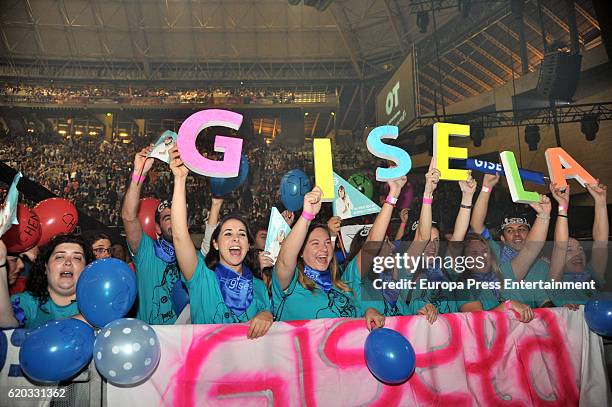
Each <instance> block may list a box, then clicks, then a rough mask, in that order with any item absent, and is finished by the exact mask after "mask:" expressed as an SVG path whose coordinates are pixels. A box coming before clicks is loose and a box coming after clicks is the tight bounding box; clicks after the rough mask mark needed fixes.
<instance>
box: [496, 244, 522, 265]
mask: <svg viewBox="0 0 612 407" xmlns="http://www.w3.org/2000/svg"><path fill="white" fill-rule="evenodd" d="M517 255H518V252H517V251H516V250H514V249H513V248H512V247H510V246H508V245H504V246H503V247H502V249H501V253H500V255H499V257H500V259H499V264H502V263H506V262H508V261H512V260H513V259H514V258H515V257H516V256H517Z"/></svg>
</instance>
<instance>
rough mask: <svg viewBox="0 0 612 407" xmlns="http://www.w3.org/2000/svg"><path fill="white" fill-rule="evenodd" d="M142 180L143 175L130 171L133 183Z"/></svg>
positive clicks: (138, 182) (143, 178)
mask: <svg viewBox="0 0 612 407" xmlns="http://www.w3.org/2000/svg"><path fill="white" fill-rule="evenodd" d="M144 180H145V177H144V175H138V174H136V173H135V172H133V173H132V181H134V182H135V183H137V184H140V183H141V182H142V181H144Z"/></svg>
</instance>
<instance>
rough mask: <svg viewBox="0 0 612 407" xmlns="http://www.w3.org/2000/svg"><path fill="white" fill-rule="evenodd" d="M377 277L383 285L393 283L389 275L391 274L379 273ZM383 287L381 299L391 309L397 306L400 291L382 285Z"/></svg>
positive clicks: (391, 276)
mask: <svg viewBox="0 0 612 407" xmlns="http://www.w3.org/2000/svg"><path fill="white" fill-rule="evenodd" d="M379 275H380V279H381V280H382V281H383V283H389V282H391V281H395V280H394V279H393V275H392V274H391V272H387V273H381V274H379ZM383 287H385V288H383V290H382V294H383V298H384V299H385V302H387V303H388V304H389V305H391V306H392V307H395V306H397V299H398V298H399V295H400V290H399V289H398V288H393V289H391V288H389V285H388V284H386V285H383Z"/></svg>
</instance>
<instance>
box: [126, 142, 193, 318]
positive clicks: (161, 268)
mask: <svg viewBox="0 0 612 407" xmlns="http://www.w3.org/2000/svg"><path fill="white" fill-rule="evenodd" d="M151 150H152V147H151V146H149V147H145V148H143V149H142V150H141V151H140V152H138V154H136V157H135V158H134V171H133V172H132V175H131V181H130V184H129V186H128V189H127V191H126V193H125V198H124V200H123V207H122V209H121V219H122V220H123V226H124V228H125V235H126V240H127V242H128V246H129V249H130V252H131V253H132V256H133V258H134V266H135V268H136V277H137V279H138V314H137V317H138V319H141V320H143V321H145V322H147V323H149V324H154V325H170V324H174V322H175V321H176V318H177V316H178V314H179V313H180V312H181V311H182V309H183V308H184V306H185V305H186V304H187V302H188V298H189V297H188V295H187V290H186V288H185V286H184V284H183V282H182V281H181V278H180V277H181V274H180V271H179V269H178V266H177V264H176V256H175V254H174V247H173V246H172V220H171V218H170V206H171V204H170V203H169V202H168V201H163V202H161V203H160V204H159V205H158V207H157V210H155V228H154V229H155V230H154V232H155V234H156V235H157V239H156V240H153V239H152V238H151V237H149V236H148V235H147V233H145V231H144V230H143V225H142V224H141V223H140V219H139V217H138V208H139V206H140V193H141V190H142V184H143V182H144V181H145V179H146V175H147V172H148V171H149V170H150V169H151V167H152V166H153V161H154V160H153V159H152V158H150V157H148V155H149V153H150V152H151ZM151 215H152V214H147V216H151ZM150 226H151V225H148V227H150ZM147 232H148V233H150V234H152V233H153V230H148V231H147Z"/></svg>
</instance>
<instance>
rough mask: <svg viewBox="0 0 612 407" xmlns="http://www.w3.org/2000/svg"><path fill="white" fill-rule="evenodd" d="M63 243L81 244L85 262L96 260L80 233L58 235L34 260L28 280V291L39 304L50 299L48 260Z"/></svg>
mask: <svg viewBox="0 0 612 407" xmlns="http://www.w3.org/2000/svg"><path fill="white" fill-rule="evenodd" d="M63 243H75V244H78V245H79V246H81V248H82V249H83V253H84V254H85V264H89V263H91V262H92V261H94V260H95V257H94V254H93V251H92V250H91V246H90V245H89V244H87V242H86V241H85V240H84V239H83V238H82V237H81V236H79V235H75V234H70V235H57V236H55V237H54V238H53V239H51V241H50V242H49V243H48V244H47V245H45V246H43V247H42V248H41V252H40V254H39V255H38V257H37V258H36V261H35V262H34V266H33V267H32V272H31V273H30V277H29V278H28V280H27V282H26V291H29V292H30V294H32V296H33V297H34V298H36V299H37V300H38V304H39V305H43V304H44V303H46V302H47V301H48V300H49V289H48V286H49V283H48V280H47V273H46V272H47V262H48V261H49V259H50V258H51V253H53V250H55V248H56V247H57V246H59V245H61V244H63Z"/></svg>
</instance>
